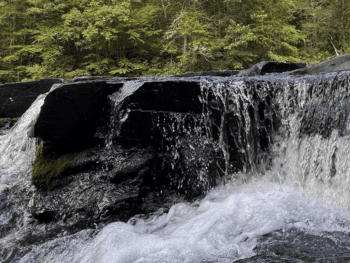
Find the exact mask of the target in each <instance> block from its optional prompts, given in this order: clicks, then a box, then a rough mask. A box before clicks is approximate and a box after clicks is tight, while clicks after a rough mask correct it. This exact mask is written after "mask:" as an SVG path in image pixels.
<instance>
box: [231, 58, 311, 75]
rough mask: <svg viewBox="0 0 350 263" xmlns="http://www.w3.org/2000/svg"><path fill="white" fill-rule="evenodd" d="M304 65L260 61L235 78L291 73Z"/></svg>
mask: <svg viewBox="0 0 350 263" xmlns="http://www.w3.org/2000/svg"><path fill="white" fill-rule="evenodd" d="M305 66H306V64H305V63H291V62H286V63H282V62H275V61H262V62H260V63H258V64H255V65H253V66H252V67H251V68H248V69H245V70H242V71H241V72H240V73H238V74H237V77H251V76H259V75H265V74H267V73H282V72H286V71H292V70H296V69H300V68H304V67H305Z"/></svg>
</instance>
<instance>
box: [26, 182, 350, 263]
mask: <svg viewBox="0 0 350 263" xmlns="http://www.w3.org/2000/svg"><path fill="white" fill-rule="evenodd" d="M349 218H350V212H345V211H342V210H338V209H335V208H333V207H332V206H331V203H329V202H328V203H324V202H323V203H322V202H318V201H316V200H313V199H311V198H309V197H307V195H306V194H305V193H303V192H302V191H300V190H298V189H295V188H293V187H290V186H286V185H278V184H275V183H271V182H263V181H261V180H259V182H258V181H255V182H254V181H251V182H250V183H248V184H246V185H242V186H240V187H237V186H232V185H230V184H229V185H226V186H221V187H217V188H215V189H213V190H211V191H210V192H209V193H208V195H207V196H206V197H205V198H204V199H203V200H202V201H201V202H200V204H199V206H198V207H197V208H196V207H195V206H194V205H191V204H188V203H180V204H176V205H174V206H172V207H171V209H170V210H169V213H168V214H164V215H161V216H160V217H153V218H150V219H148V220H143V219H139V220H138V221H137V222H136V224H135V225H131V224H127V223H123V222H115V223H111V224H109V225H107V226H106V227H104V228H103V229H102V230H101V232H100V233H99V234H98V235H97V236H96V237H95V238H93V239H90V240H88V241H84V242H82V240H81V238H79V236H78V235H77V234H76V237H74V238H73V236H74V235H73V236H71V237H70V238H71V239H72V238H73V239H72V240H71V241H70V242H69V243H68V242H66V241H65V242H63V241H64V240H65V239H67V237H64V238H60V239H56V240H55V241H51V242H48V243H45V244H43V245H39V246H36V249H35V250H36V251H37V252H35V251H34V250H33V251H32V252H30V253H28V254H27V255H26V256H25V257H24V258H22V259H21V261H20V262H22V263H24V262H26V263H27V262H38V260H40V259H43V260H47V259H48V258H49V256H48V255H49V253H50V254H51V255H52V257H51V258H52V261H50V262H80V263H83V262H96V263H97V262H101V263H103V262H111V263H127V262H137V263H141V262H142V263H146V262H152V263H156V262H172V263H173V262H188V263H190V262H227V263H229V262H233V260H238V259H241V258H247V257H251V256H253V255H254V254H255V253H254V252H253V249H254V248H255V246H256V245H257V237H258V236H261V235H263V234H266V233H270V232H272V231H275V230H278V229H290V228H292V227H294V228H299V229H301V230H303V231H305V232H310V233H313V234H315V235H321V233H322V232H323V231H342V232H348V231H349V228H348V227H347V226H344V224H343V223H344V222H345V221H346V220H347V219H349ZM84 231H89V230H84ZM84 231H81V232H80V233H83V232H84ZM90 231H91V230H90ZM80 235H81V234H80ZM60 244H61V245H60ZM62 244H64V249H63V248H62V247H63V245H62ZM72 250H74V253H73V254H72V253H68V252H66V255H65V253H64V251H72ZM39 251H40V253H38V252H39ZM55 251H57V252H55ZM73 255H74V256H73Z"/></svg>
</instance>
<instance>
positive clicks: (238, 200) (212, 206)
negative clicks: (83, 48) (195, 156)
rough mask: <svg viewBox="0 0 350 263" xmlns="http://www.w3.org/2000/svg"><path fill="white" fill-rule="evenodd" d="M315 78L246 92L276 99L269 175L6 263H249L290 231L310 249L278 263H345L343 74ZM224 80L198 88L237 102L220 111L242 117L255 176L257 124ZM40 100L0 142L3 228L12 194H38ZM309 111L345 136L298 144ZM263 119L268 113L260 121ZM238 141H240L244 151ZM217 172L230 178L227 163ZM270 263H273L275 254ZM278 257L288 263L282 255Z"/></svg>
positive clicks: (347, 189) (349, 208) (348, 256)
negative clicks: (337, 124)
mask: <svg viewBox="0 0 350 263" xmlns="http://www.w3.org/2000/svg"><path fill="white" fill-rule="evenodd" d="M317 78H320V76H312V77H311V76H309V77H304V78H300V81H298V83H294V84H288V83H289V82H288V77H286V79H285V80H284V82H281V81H277V80H276V81H275V82H273V81H272V82H268V81H267V80H268V79H273V76H270V77H269V76H266V77H260V78H259V79H257V81H261V80H262V82H259V85H258V84H254V83H256V82H254V81H252V82H250V83H252V84H251V86H254V87H253V88H254V89H259V90H260V91H259V92H260V93H259V94H262V95H261V96H262V97H263V96H264V95H263V92H267V91H268V90H269V89H275V90H278V92H276V98H277V99H276V100H277V101H278V103H279V107H280V112H281V116H282V125H281V127H280V129H279V131H278V132H275V133H272V134H269V139H270V140H271V141H272V142H273V144H272V145H271V146H270V147H271V160H270V163H269V165H268V166H263V165H260V166H259V167H257V168H256V169H248V170H246V171H242V172H238V173H237V172H236V173H232V174H229V177H228V178H227V180H225V182H224V183H223V185H220V186H218V187H216V188H214V189H211V190H210V191H209V192H208V193H207V195H206V196H205V198H204V199H202V200H200V201H198V202H196V203H192V204H190V203H178V204H175V205H173V206H172V207H171V209H170V210H169V212H168V213H167V214H163V215H161V216H153V217H150V218H149V219H147V220H145V219H138V220H137V221H136V223H135V224H134V225H133V224H131V223H123V222H114V223H111V224H108V225H107V226H105V227H103V228H102V229H86V230H83V231H80V232H78V233H76V234H74V235H69V236H62V237H60V238H56V239H54V240H51V241H49V242H46V243H43V244H40V245H32V246H31V247H30V249H28V252H27V253H26V254H25V255H24V256H23V257H22V258H20V259H18V260H17V261H12V262H21V263H30V262H33V263H34V262H35V263H38V262H57V263H58V262H60V263H63V262H72V263H73V262H74V263H75V262H77V263H78V262H79V263H83V262H86V263H87V262H94V263H105V262H108V263H131V262H135V263H136V262H137V263H146V262H148V263H157V262H159V263H165V262H169V263H170V262H171V263H176V262H179V263H182V262H187V263H192V262H193V263H194V262H201V263H204V262H220V263H221V262H222V263H226V262H227V263H231V262H236V261H237V262H250V261H244V259H246V260H248V258H250V257H254V256H256V255H257V254H258V252H257V248H261V247H262V245H264V246H265V247H268V246H270V247H271V246H272V245H275V243H276V240H277V239H278V240H279V241H278V242H279V244H285V243H288V242H289V243H288V244H290V243H293V244H294V241H290V240H291V239H290V238H292V237H296V234H295V231H299V232H298V233H302V234H304V235H306V234H308V235H311V237H312V238H311V239H310V240H309V244H311V247H310V249H309V250H307V248H306V247H305V246H304V248H305V249H306V251H305V253H306V254H307V253H309V256H310V259H309V261H308V260H307V259H305V261H302V260H301V261H293V260H295V259H293V257H294V256H293V255H292V252H290V253H291V254H289V260H291V261H285V262H350V242H349V241H348V239H349V231H350V154H349V150H350V140H349V138H348V132H347V129H348V128H349V127H350V126H349V125H348V123H350V122H349V120H348V117H349V116H348V115H349V114H348V113H349V111H348V108H347V105H346V102H347V98H348V96H349V95H347V94H350V93H349V92H350V91H349V82H350V72H343V73H341V74H338V75H336V74H326V75H323V76H322V80H323V81H324V82H322V81H320V80H319V79H317ZM217 79H219V78H217ZM222 79H224V78H222ZM227 79H229V78H225V81H226V82H225V83H224V81H222V82H223V83H222V84H220V82H219V83H214V84H211V83H209V82H208V81H203V82H202V87H207V86H208V85H212V86H213V87H214V88H216V89H217V96H218V97H220V98H222V100H223V101H225V99H224V97H225V95H224V91H223V90H228V89H229V90H231V91H230V92H231V93H230V94H231V95H232V96H234V97H239V96H241V97H245V98H244V99H245V101H244V103H243V104H240V103H239V101H238V99H237V101H236V102H235V104H234V106H235V107H231V108H230V107H229V106H230V105H228V106H227V107H226V109H227V110H230V109H231V110H235V109H236V110H237V109H238V108H239V109H240V110H241V112H242V116H245V117H244V118H245V121H244V122H241V123H240V124H239V125H241V127H240V128H242V129H243V130H244V132H243V134H245V136H246V138H247V139H246V142H247V144H246V146H245V147H246V150H244V151H242V152H244V154H245V155H246V157H247V158H246V160H247V164H246V166H247V167H250V168H252V167H253V166H254V165H253V164H254V163H256V162H257V160H258V159H259V158H263V157H262V156H254V149H253V147H249V146H250V145H251V143H252V141H251V140H252V139H249V138H252V137H251V134H250V132H251V128H249V127H250V126H249V125H250V124H249V123H250V122H254V119H252V118H251V116H249V114H248V113H247V112H248V106H249V105H250V103H251V100H253V97H250V95H249V94H247V93H245V92H244V89H247V85H248V84H244V81H243V80H244V79H235V78H232V79H230V81H227ZM252 79H253V78H252ZM261 83H265V84H264V85H262V84H261ZM291 87H292V88H291ZM250 88H252V87H250ZM203 90H204V89H203ZM264 90H265V91H264ZM327 90H328V92H327ZM330 90H331V92H329V91H330ZM204 95H205V94H204ZM204 95H203V96H204ZM45 96H46V94H43V95H41V96H39V97H38V98H37V100H36V101H35V102H34V103H33V104H32V106H31V107H30V109H28V111H27V112H26V113H25V114H24V115H23V116H22V117H21V118H20V120H19V121H18V122H17V123H16V125H15V126H14V127H13V128H12V129H11V131H9V133H8V134H6V135H3V136H0V202H1V203H0V224H6V223H8V222H9V220H10V219H11V215H12V214H13V213H15V211H12V210H11V208H8V207H6V205H5V204H6V203H7V202H8V201H9V200H10V198H11V191H15V189H16V185H19V184H21V185H24V186H26V188H27V190H26V191H27V194H29V195H33V194H34V193H35V188H34V186H32V185H31V183H30V170H31V164H32V162H33V160H34V157H35V149H36V146H37V143H38V142H37V141H36V139H30V138H29V137H28V136H27V132H28V131H29V129H30V127H31V125H33V123H34V121H35V119H36V117H37V116H38V114H39V112H40V107H41V105H42V104H43V103H44V99H45ZM204 97H205V96H204ZM336 102H337V103H336ZM247 105H248V106H247ZM307 105H308V106H309V108H310V107H313V110H314V112H317V114H320V116H323V117H324V116H329V117H330V118H340V119H341V120H342V122H343V123H344V125H343V126H344V129H343V130H342V131H341V130H339V129H336V128H334V127H333V128H330V129H329V132H328V134H327V135H324V134H322V132H319V133H318V134H312V133H310V135H306V134H307V133H303V134H302V133H301V132H300V131H301V126H302V125H303V121H304V122H305V121H307V119H306V118H308V116H309V115H308V114H310V110H309V111H307V110H305V109H306V108H307V107H306V106H307ZM313 105H315V106H313ZM318 105H321V106H318ZM322 107H323V108H322ZM349 107H350V106H349ZM266 114H269V113H268V112H267V111H266ZM244 125H245V126H244ZM349 129H350V128H349ZM326 130H327V129H326ZM249 140H250V141H249ZM243 141H244V140H243V138H242V145H243V144H244V143H243ZM219 142H220V143H222V145H219V146H220V147H221V148H222V151H223V152H224V153H223V156H224V158H229V157H228V156H227V155H225V147H224V145H223V144H224V137H223V138H222V139H221V140H219ZM248 148H249V149H250V150H247V149H248ZM226 154H227V152H226ZM265 161H266V160H265ZM224 163H225V167H226V172H228V171H229V169H228V168H227V166H228V163H227V162H224ZM260 163H261V164H263V163H264V161H261V162H260ZM223 170H225V169H223ZM26 205H27V204H23V206H26ZM9 231H10V230H9ZM293 231H294V232H293ZM273 233H275V234H276V236H278V238H277V237H276V238H275V239H273V238H272V239H267V240H265V241H263V238H262V237H264V236H266V235H269V234H270V235H272V234H273ZM278 233H279V234H278ZM19 234H21V233H19ZM19 234H18V235H19ZM317 238H323V239H322V240H321V241H319V240H318V239H317ZM325 238H327V240H331V242H333V243H334V244H335V246H334V247H335V248H340V247H342V250H341V251H340V250H339V251H337V250H336V249H330V250H325V249H323V250H321V251H319V252H318V253H317V255H312V251H316V250H317V247H318V246H319V244H321V243H323V242H324V239H325ZM7 241H8V236H6V235H5V236H3V237H2V238H1V239H0V248H1V246H5V244H6V242H7ZM313 242H314V243H313ZM312 244H314V245H312ZM340 244H342V246H340ZM302 248H303V246H302V245H300V249H302ZM260 251H261V249H260ZM331 252H332V253H331ZM259 253H260V252H259ZM322 253H323V254H322ZM275 254H276V253H275ZM275 256H276V257H277V258H278V254H277V255H275ZM283 257H284V258H285V259H288V253H287V254H286V255H284V256H283ZM240 260H241V261H240ZM347 260H348V261H347ZM0 262H1V259H0ZM251 262H253V261H251ZM254 262H284V261H283V260H282V259H280V261H278V260H276V261H263V260H261V261H254Z"/></svg>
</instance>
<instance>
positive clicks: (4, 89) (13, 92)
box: [0, 79, 63, 118]
mask: <svg viewBox="0 0 350 263" xmlns="http://www.w3.org/2000/svg"><path fill="white" fill-rule="evenodd" d="M62 82H63V79H41V80H38V81H32V82H23V83H6V84H4V85H0V105H1V106H0V118H18V117H21V116H22V114H23V113H24V112H25V111H26V110H27V109H28V108H29V107H30V105H31V104H32V103H33V102H34V101H35V100H36V98H37V97H38V96H39V95H40V94H43V93H46V92H48V91H49V90H50V88H51V86H52V85H53V84H55V83H62Z"/></svg>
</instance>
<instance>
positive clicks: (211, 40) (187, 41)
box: [0, 0, 350, 83]
mask: <svg viewBox="0 0 350 263" xmlns="http://www.w3.org/2000/svg"><path fill="white" fill-rule="evenodd" d="M346 53H350V1H349V0H0V83H7V82H25V81H32V80H38V79H43V78H51V77H53V78H55V77H60V78H63V79H64V80H65V81H71V80H72V79H73V78H74V77H75V76H121V77H131V76H136V77H139V76H168V75H175V74H181V73H186V72H199V71H204V70H227V69H231V70H233V69H237V70H239V69H244V68H248V67H250V66H252V65H253V64H255V63H257V62H260V61H278V62H304V63H308V64H310V63H317V62H320V61H324V60H328V59H331V58H333V57H335V56H339V55H343V54H346Z"/></svg>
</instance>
